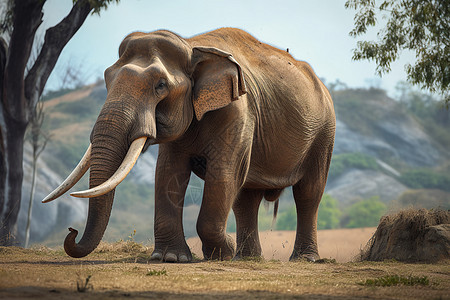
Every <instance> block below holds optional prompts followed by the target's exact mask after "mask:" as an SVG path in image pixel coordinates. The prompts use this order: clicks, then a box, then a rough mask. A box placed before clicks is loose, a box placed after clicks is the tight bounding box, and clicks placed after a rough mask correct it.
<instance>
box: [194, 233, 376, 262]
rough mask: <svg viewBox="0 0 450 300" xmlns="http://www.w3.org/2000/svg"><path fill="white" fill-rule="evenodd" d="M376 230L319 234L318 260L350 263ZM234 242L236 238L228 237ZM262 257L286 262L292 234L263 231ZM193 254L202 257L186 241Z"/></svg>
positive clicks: (196, 245) (197, 241) (197, 242)
mask: <svg viewBox="0 0 450 300" xmlns="http://www.w3.org/2000/svg"><path fill="white" fill-rule="evenodd" d="M376 229H377V228H376V227H370V228H355V229H334V230H319V231H318V237H317V240H318V243H319V254H320V257H321V258H333V259H335V260H336V261H337V262H349V261H353V260H354V259H355V257H357V256H358V254H359V253H360V250H361V249H362V248H364V246H365V245H366V244H367V242H368V241H369V239H370V238H371V237H372V235H373V233H374V232H375V230H376ZM230 235H231V236H232V237H233V238H234V239H236V235H235V234H230ZM259 239H260V242H261V247H262V252H263V256H264V258H265V259H267V260H271V259H275V260H281V261H288V260H289V256H290V255H291V253H292V249H293V248H294V241H295V231H263V232H260V234H259ZM187 243H188V245H189V247H190V248H191V250H192V252H193V253H195V254H196V255H197V256H198V257H203V255H202V244H201V242H200V239H199V238H190V239H188V240H187Z"/></svg>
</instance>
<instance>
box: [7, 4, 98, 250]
mask: <svg viewBox="0 0 450 300" xmlns="http://www.w3.org/2000/svg"><path fill="white" fill-rule="evenodd" d="M44 3H45V0H20V1H14V5H13V16H14V18H13V31H12V34H11V38H10V42H9V46H8V48H7V50H6V49H4V48H5V47H4V43H3V42H4V41H3V40H2V39H0V41H3V42H2V45H1V46H2V47H0V50H1V51H0V80H1V82H0V101H1V102H0V135H1V136H2V137H3V139H4V142H3V143H2V144H0V218H1V219H0V220H1V221H0V245H12V244H15V243H16V241H15V239H16V228H15V227H16V222H17V217H18V214H19V209H20V201H21V195H22V180H23V170H22V162H23V144H24V142H23V141H24V136H25V130H26V127H27V125H28V122H29V118H30V116H31V115H32V113H33V112H34V110H35V109H36V105H37V102H38V100H39V97H40V95H41V94H42V91H43V89H44V87H45V83H46V82H47V79H48V77H49V76H50V73H51V72H52V70H53V67H54V66H55V64H56V61H57V60H58V57H59V55H60V54H61V51H62V50H63V48H64V46H65V45H66V44H67V42H68V41H69V40H70V39H71V38H72V36H73V35H74V34H75V33H76V32H77V30H78V29H79V28H80V26H81V25H82V24H83V22H84V20H85V19H86V17H87V16H88V15H89V12H90V11H91V10H92V8H91V3H90V1H75V2H74V5H73V7H72V9H71V11H70V13H69V14H68V15H67V16H66V17H65V18H64V19H63V20H62V21H61V22H60V23H58V24H57V25H55V26H54V27H52V28H50V29H48V30H47V31H46V35H45V41H44V45H43V46H42V49H41V51H40V53H39V55H38V57H37V59H36V62H35V63H34V64H33V66H32V67H31V69H30V70H29V72H28V74H27V75H26V77H25V69H26V66H27V64H28V63H29V61H28V59H29V57H30V52H31V49H32V46H33V41H34V37H35V34H36V30H37V28H38V27H39V26H40V24H41V23H42V16H43V13H42V8H43V6H44ZM103 5H104V6H106V4H103ZM4 58H5V59H4ZM2 188H3V189H4V190H5V191H3V192H2ZM2 202H3V203H4V202H6V207H5V208H6V209H5V211H4V212H3V214H1V209H2V208H3V207H4V205H2Z"/></svg>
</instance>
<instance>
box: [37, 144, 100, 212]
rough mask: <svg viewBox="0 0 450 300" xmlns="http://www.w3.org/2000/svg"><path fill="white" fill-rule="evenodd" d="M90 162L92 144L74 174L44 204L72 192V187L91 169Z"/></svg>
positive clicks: (43, 201) (46, 198) (45, 199)
mask: <svg viewBox="0 0 450 300" xmlns="http://www.w3.org/2000/svg"><path fill="white" fill-rule="evenodd" d="M90 160H91V144H89V147H88V148H87V150H86V153H84V155H83V157H82V158H81V160H80V162H79V163H78V165H77V166H76V167H75V169H73V171H72V173H70V175H69V176H67V178H66V180H64V181H63V183H61V185H60V186H58V187H57V188H56V189H55V190H54V191H53V192H51V193H50V194H49V195H48V196H47V197H45V198H44V200H42V203H47V202H50V201H53V200H55V199H56V198H58V197H59V196H61V195H62V194H64V193H65V192H67V191H68V190H70V188H71V187H73V186H74V185H75V184H76V183H77V182H78V181H79V180H80V179H81V177H83V175H84V173H86V171H87V170H88V169H89V166H90Z"/></svg>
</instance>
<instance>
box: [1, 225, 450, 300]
mask: <svg viewBox="0 0 450 300" xmlns="http://www.w3.org/2000/svg"><path fill="white" fill-rule="evenodd" d="M360 231H361V230H360ZM369 231H370V230H369ZM364 232H365V230H362V231H361V232H359V233H358V231H355V230H353V231H334V234H333V232H330V233H327V232H321V234H320V235H319V241H320V240H322V242H319V243H321V245H320V246H319V247H322V248H323V249H321V250H320V251H321V255H322V257H327V256H328V257H330V258H335V257H337V256H336V255H340V256H339V257H340V259H339V260H341V261H347V260H348V257H351V255H346V254H345V253H344V249H345V247H344V246H342V245H344V244H345V243H343V241H345V240H346V238H347V237H349V236H351V235H352V233H355V235H356V236H359V235H361V236H362V235H363V233H364ZM290 234H292V233H290ZM365 234H367V232H366V233H365ZM327 235H329V236H328V238H325V236H327ZM321 236H322V238H321ZM275 237H278V238H279V239H280V240H279V241H282V242H283V243H285V241H286V240H287V241H288V243H286V245H287V246H286V245H285V246H284V247H285V248H283V246H281V248H282V249H287V250H286V251H285V252H283V251H281V250H279V248H278V245H279V244H278V243H279V241H276V240H275ZM285 238H286V235H285V234H284V233H280V234H279V233H277V232H270V233H268V237H267V238H265V237H264V234H262V235H261V240H262V241H264V240H265V239H267V240H270V241H271V242H270V243H265V242H263V243H262V244H263V245H265V246H264V247H263V248H264V255H265V257H266V259H265V260H260V261H254V260H253V261H252V260H246V261H237V262H236V261H231V262H230V261H227V262H218V261H199V260H198V261H195V262H194V263H189V264H164V263H160V262H150V261H149V257H150V254H151V250H152V249H151V247H146V246H142V245H141V244H137V243H135V242H134V241H125V242H118V243H115V244H106V243H102V244H101V245H100V246H99V247H98V249H97V250H96V251H95V252H94V253H92V254H91V255H89V256H88V257H86V258H83V259H73V258H70V257H68V256H67V255H66V254H65V253H64V251H63V250H62V249H56V250H52V249H48V248H43V247H41V248H34V249H23V248H18V247H8V248H5V247H0V299H30V298H45V299H79V298H81V297H82V298H83V299H110V298H119V299H121V298H135V299H238V298H239V299H259V298H264V299H280V298H283V299H285V298H286V299H289V298H290V299H331V298H333V299H360V298H364V299H450V261H444V262H441V263H439V264H405V263H400V262H396V261H385V262H345V263H344V262H332V261H329V260H328V261H326V262H325V263H308V262H304V261H298V262H288V261H285V260H287V257H288V255H289V253H290V249H289V246H292V243H293V239H292V237H288V238H287V239H285ZM330 239H333V240H335V241H339V243H337V244H335V245H334V246H333V242H330V244H329V245H332V246H329V249H326V248H327V246H325V245H326V243H325V241H326V240H330ZM190 242H192V240H191V241H190ZM194 242H195V241H194ZM271 244H272V245H271ZM362 244H365V242H364V243H362ZM360 246H361V245H360V244H353V246H352V247H350V248H352V249H353V250H354V251H356V252H358V250H359V248H360ZM271 247H272V248H271ZM274 247H275V248H276V249H275V250H276V251H275V250H272V249H273V248H274ZM194 248H195V247H194ZM353 250H351V251H353ZM193 251H194V253H195V252H196V250H195V249H193ZM327 251H330V252H327ZM325 253H328V254H329V255H328V254H325ZM278 255H279V256H278ZM278 257H279V258H278ZM386 275H399V276H406V277H408V276H413V277H424V276H426V278H427V279H428V281H429V283H427V284H425V285H412V286H408V285H397V286H387V287H380V286H367V285H364V284H363V283H364V282H366V280H368V279H376V278H380V277H383V276H386ZM88 278H89V280H88V282H87V284H86V280H87V279H88ZM77 283H78V287H77Z"/></svg>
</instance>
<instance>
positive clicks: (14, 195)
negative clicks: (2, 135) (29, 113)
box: [0, 118, 27, 246]
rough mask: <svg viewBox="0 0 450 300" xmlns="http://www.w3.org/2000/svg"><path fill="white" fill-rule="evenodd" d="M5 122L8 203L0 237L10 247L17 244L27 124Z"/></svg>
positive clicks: (7, 119)
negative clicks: (17, 224)
mask: <svg viewBox="0 0 450 300" xmlns="http://www.w3.org/2000/svg"><path fill="white" fill-rule="evenodd" d="M5 121H6V122H5V123H6V126H7V132H6V152H7V156H8V170H7V178H8V181H7V182H8V191H7V199H8V201H7V203H6V210H5V213H4V217H3V228H2V231H3V232H2V234H1V235H0V236H1V237H3V239H4V240H3V245H6V246H11V245H15V244H17V243H18V241H17V228H16V223H17V218H18V216H19V210H20V202H21V199H22V180H23V167H22V163H23V145H24V137H25V130H26V128H27V124H26V123H22V122H17V121H15V120H13V119H10V118H6V120H5ZM5 238H6V239H5Z"/></svg>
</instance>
